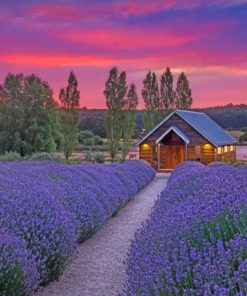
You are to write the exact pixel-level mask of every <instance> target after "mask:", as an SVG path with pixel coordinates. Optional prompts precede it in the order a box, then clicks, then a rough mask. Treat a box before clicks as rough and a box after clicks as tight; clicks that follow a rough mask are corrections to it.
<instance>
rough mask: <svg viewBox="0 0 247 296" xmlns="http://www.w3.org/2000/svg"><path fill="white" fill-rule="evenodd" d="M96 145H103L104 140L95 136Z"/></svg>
mask: <svg viewBox="0 0 247 296" xmlns="http://www.w3.org/2000/svg"><path fill="white" fill-rule="evenodd" d="M94 143H95V145H103V140H102V138H101V137H100V136H94Z"/></svg>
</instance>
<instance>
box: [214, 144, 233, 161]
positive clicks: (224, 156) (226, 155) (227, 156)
mask: <svg viewBox="0 0 247 296" xmlns="http://www.w3.org/2000/svg"><path fill="white" fill-rule="evenodd" d="M236 159H237V157H236V146H234V149H233V151H230V146H228V151H227V152H224V148H223V147H222V153H221V154H218V153H217V151H216V160H217V161H223V162H227V163H234V162H235V161H236Z"/></svg>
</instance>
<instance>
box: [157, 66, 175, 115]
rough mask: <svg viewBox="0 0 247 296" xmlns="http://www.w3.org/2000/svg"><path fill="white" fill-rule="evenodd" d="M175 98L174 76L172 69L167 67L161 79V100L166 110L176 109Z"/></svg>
mask: <svg viewBox="0 0 247 296" xmlns="http://www.w3.org/2000/svg"><path fill="white" fill-rule="evenodd" d="M174 96H175V92H174V90H173V76H172V73H171V70H170V68H169V67H167V68H166V71H165V72H164V73H163V74H162V75H161V78H160V100H161V102H162V105H163V108H164V110H171V109H173V108H174Z"/></svg>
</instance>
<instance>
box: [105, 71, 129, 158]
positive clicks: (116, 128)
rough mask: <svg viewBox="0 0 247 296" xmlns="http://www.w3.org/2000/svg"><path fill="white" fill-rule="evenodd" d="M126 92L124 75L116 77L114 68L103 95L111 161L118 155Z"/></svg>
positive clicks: (116, 73) (116, 72) (122, 73)
mask: <svg viewBox="0 0 247 296" xmlns="http://www.w3.org/2000/svg"><path fill="white" fill-rule="evenodd" d="M126 92H127V86H126V73H125V72H121V73H120V74H119V75H118V70H117V68H116V67H114V68H112V69H111V70H110V73H109V77H108V79H107V81H106V83H105V90H104V95H105V98H106V106H107V112H106V116H105V129H106V133H107V137H108V144H109V152H110V157H111V160H112V161H114V160H115V158H116V154H117V153H118V148H119V141H120V139H121V135H122V124H123V114H122V111H123V108H124V106H125V100H124V98H125V95H126Z"/></svg>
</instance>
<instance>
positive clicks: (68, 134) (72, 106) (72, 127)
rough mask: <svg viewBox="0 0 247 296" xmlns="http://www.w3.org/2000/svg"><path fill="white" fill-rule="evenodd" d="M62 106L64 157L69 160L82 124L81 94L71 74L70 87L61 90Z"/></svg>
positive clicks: (61, 120) (61, 123)
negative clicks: (79, 126)
mask: <svg viewBox="0 0 247 296" xmlns="http://www.w3.org/2000/svg"><path fill="white" fill-rule="evenodd" d="M59 100H60V104H61V110H60V126H61V132H62V134H63V137H64V143H63V144H64V147H63V150H64V156H65V158H66V159H68V158H69V157H70V156H71V154H72V152H73V150H74V148H75V145H76V143H77V139H78V125H79V123H80V111H79V107H80V102H79V100H80V92H79V90H78V81H77V78H76V76H75V74H74V73H73V71H72V72H70V75H69V79H68V86H67V88H66V89H61V91H60V94H59Z"/></svg>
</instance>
